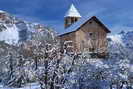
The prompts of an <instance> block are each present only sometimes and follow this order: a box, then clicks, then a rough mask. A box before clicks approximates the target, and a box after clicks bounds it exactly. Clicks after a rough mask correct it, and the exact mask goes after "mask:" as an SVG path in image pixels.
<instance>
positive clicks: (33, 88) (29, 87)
mask: <svg viewBox="0 0 133 89" xmlns="http://www.w3.org/2000/svg"><path fill="white" fill-rule="evenodd" d="M0 89H41V88H40V86H39V84H38V83H31V84H27V85H26V86H25V87H23V88H10V87H4V86H3V85H1V84H0Z"/></svg>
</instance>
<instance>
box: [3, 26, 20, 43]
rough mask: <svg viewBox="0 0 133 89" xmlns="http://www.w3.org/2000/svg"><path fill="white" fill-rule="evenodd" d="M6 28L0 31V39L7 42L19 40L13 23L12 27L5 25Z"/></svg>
mask: <svg viewBox="0 0 133 89" xmlns="http://www.w3.org/2000/svg"><path fill="white" fill-rule="evenodd" d="M5 26H6V25H5ZM6 28H7V29H5V30H4V31H1V32H0V41H5V42H6V43H9V44H14V43H17V42H18V40H19V33H18V28H17V27H16V26H15V25H13V26H12V27H7V26H6Z"/></svg>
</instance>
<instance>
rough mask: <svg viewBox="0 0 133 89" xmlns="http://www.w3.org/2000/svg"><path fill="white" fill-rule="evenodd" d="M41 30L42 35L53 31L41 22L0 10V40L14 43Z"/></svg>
mask: <svg viewBox="0 0 133 89" xmlns="http://www.w3.org/2000/svg"><path fill="white" fill-rule="evenodd" d="M37 32H42V33H44V35H46V34H47V33H50V34H51V35H53V34H54V33H55V32H54V31H53V30H51V29H50V28H48V27H45V26H44V25H42V24H38V23H30V22H27V21H23V20H21V19H19V18H16V17H15V16H12V15H10V14H9V13H7V12H4V11H0V41H5V42H6V43H9V44H16V43H18V42H24V41H27V40H29V39H32V35H33V34H35V33H37Z"/></svg>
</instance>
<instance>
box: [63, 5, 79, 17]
mask: <svg viewBox="0 0 133 89" xmlns="http://www.w3.org/2000/svg"><path fill="white" fill-rule="evenodd" d="M64 17H81V15H80V13H79V12H78V10H77V9H76V8H75V6H74V5H73V4H72V5H71V6H70V9H69V10H68V11H67V13H66V14H65V16H64Z"/></svg>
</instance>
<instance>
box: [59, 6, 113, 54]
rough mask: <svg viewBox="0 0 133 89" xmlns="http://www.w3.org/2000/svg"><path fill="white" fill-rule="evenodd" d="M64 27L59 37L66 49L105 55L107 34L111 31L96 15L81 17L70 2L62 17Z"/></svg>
mask: <svg viewBox="0 0 133 89" xmlns="http://www.w3.org/2000/svg"><path fill="white" fill-rule="evenodd" d="M64 28H65V29H64V32H63V33H62V34H60V35H59V38H60V40H61V44H62V47H64V48H66V49H67V50H68V51H72V52H77V53H81V52H83V51H87V52H90V53H97V54H99V55H102V56H104V55H106V53H107V44H108V43H107V34H108V33H110V32H111V31H110V30H109V29H108V28H107V27H106V26H105V25H104V24H103V23H102V22H101V21H100V20H99V19H98V18H97V17H96V16H93V17H91V18H90V17H81V15H80V13H79V12H78V10H77V9H76V8H75V6H74V5H73V4H72V5H71V7H70V9H69V10H68V12H67V13H66V15H65V17H64Z"/></svg>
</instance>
